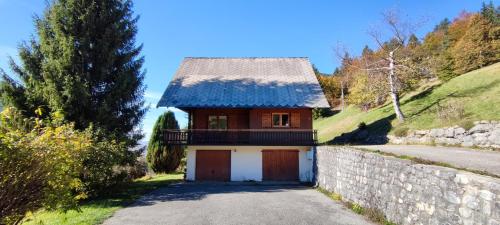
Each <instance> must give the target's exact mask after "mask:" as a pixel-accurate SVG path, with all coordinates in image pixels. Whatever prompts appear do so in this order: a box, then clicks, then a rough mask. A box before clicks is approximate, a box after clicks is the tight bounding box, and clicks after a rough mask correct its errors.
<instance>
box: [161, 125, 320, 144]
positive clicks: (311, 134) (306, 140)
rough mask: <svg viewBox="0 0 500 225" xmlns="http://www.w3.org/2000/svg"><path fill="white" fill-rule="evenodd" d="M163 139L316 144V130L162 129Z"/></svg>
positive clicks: (193, 142)
mask: <svg viewBox="0 0 500 225" xmlns="http://www.w3.org/2000/svg"><path fill="white" fill-rule="evenodd" d="M163 141H164V143H166V144H170V145H271V146H276V145H283V146H313V145H316V144H317V132H316V130H299V129H279V130H278V129H238V130H231V129H230V130H199V129H195V130H164V131H163Z"/></svg>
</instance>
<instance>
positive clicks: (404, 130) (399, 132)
mask: <svg viewBox="0 0 500 225" xmlns="http://www.w3.org/2000/svg"><path fill="white" fill-rule="evenodd" d="M408 130H409V129H408V127H404V126H400V127H396V128H394V135H395V136H396V137H404V136H406V135H407V134H408Z"/></svg>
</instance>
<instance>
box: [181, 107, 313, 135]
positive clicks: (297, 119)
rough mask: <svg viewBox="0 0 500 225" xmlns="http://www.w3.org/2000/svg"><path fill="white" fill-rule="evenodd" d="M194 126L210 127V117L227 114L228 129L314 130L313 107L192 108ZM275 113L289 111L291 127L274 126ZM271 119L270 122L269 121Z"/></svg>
mask: <svg viewBox="0 0 500 225" xmlns="http://www.w3.org/2000/svg"><path fill="white" fill-rule="evenodd" d="M188 113H189V114H190V115H191V116H190V118H192V121H190V124H192V127H191V128H190V129H209V127H208V117H209V116H211V115H214V116H227V118H228V127H227V129H234V130H236V129H302V130H309V129H310V130H312V128H313V127H312V122H313V121H312V109H309V108H299V109H280V108H275V109H267V108H266V109H190V110H188ZM273 113H287V114H288V115H290V122H291V124H290V126H289V127H286V128H285V127H273V126H272V124H270V123H271V119H272V118H271V117H272V114H273ZM267 121H269V123H267Z"/></svg>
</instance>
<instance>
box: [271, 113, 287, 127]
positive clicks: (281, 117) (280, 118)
mask: <svg viewBox="0 0 500 225" xmlns="http://www.w3.org/2000/svg"><path fill="white" fill-rule="evenodd" d="M289 118H290V117H289V116H288V113H273V127H289V126H290V119H289Z"/></svg>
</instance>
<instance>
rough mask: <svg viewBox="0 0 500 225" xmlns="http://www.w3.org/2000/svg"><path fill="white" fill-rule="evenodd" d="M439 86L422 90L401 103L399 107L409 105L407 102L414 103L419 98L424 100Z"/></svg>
mask: <svg viewBox="0 0 500 225" xmlns="http://www.w3.org/2000/svg"><path fill="white" fill-rule="evenodd" d="M441 85H442V83H439V84H436V85H432V86H429V87H427V88H426V89H425V90H423V91H422V92H420V93H418V94H415V95H413V96H411V97H409V98H407V99H405V100H403V101H401V105H404V104H406V103H409V102H412V101H415V100H418V99H421V98H425V97H427V96H429V95H430V94H431V93H432V92H433V91H434V89H436V88H438V87H440V86H441Z"/></svg>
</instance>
